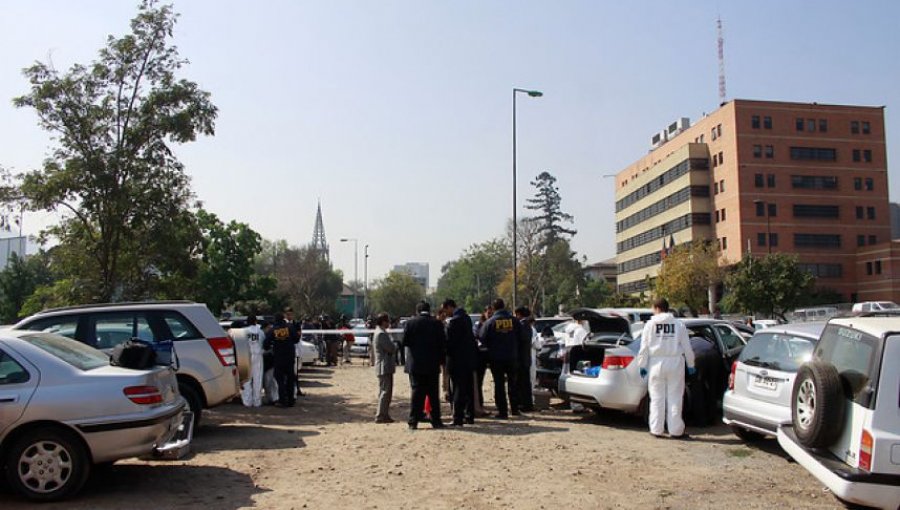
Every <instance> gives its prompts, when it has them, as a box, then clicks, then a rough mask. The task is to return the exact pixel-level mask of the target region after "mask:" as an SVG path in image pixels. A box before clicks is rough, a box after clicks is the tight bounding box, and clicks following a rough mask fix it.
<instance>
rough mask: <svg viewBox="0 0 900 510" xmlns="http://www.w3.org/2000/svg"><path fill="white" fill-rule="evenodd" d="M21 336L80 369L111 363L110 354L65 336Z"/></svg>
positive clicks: (90, 368) (25, 340)
mask: <svg viewBox="0 0 900 510" xmlns="http://www.w3.org/2000/svg"><path fill="white" fill-rule="evenodd" d="M20 338H21V339H22V341H24V342H28V343H29V344H31V345H33V346H35V347H37V348H38V349H41V350H42V351H44V352H46V353H47V354H50V355H52V356H54V357H56V358H59V359H61V360H62V361H65V362H66V363H68V364H70V365H72V366H73V367H75V368H77V369H79V370H92V369H95V368H99V367H102V366H105V365H109V356H107V355H106V354H104V353H103V352H102V351H98V350H97V349H94V348H93V347H90V346H88V345H85V344H83V343H81V342H77V341H75V340H71V339H69V338H66V337H63V336H58V335H50V334H34V335H25V336H22V337H20Z"/></svg>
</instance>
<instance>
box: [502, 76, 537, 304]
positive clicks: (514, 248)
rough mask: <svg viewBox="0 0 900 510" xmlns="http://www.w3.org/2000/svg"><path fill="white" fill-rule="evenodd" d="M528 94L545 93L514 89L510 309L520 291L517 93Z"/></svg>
mask: <svg viewBox="0 0 900 510" xmlns="http://www.w3.org/2000/svg"><path fill="white" fill-rule="evenodd" d="M520 92H521V93H523V94H528V96H529V97H541V96H543V95H544V93H543V92H540V91H538V90H526V89H518V88H514V89H513V95H512V99H513V107H512V121H513V133H512V134H513V137H512V142H513V146H512V180H513V189H512V221H513V245H512V252H513V264H512V271H513V288H512V307H510V309H515V308H516V306H517V303H518V302H517V301H516V299H517V298H518V292H519V264H518V262H519V253H518V247H519V242H518V241H519V223H518V214H517V211H516V209H517V207H516V182H517V181H516V94H518V93H520Z"/></svg>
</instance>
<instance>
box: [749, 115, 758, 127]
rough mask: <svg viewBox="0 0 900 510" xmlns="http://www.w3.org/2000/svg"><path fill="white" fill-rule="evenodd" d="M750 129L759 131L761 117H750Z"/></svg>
mask: <svg viewBox="0 0 900 510" xmlns="http://www.w3.org/2000/svg"><path fill="white" fill-rule="evenodd" d="M750 127H752V128H753V129H759V115H754V116H752V117H750Z"/></svg>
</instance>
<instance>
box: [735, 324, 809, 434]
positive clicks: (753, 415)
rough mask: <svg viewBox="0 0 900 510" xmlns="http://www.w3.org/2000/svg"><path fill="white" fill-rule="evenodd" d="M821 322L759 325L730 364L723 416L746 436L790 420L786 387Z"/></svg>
mask: <svg viewBox="0 0 900 510" xmlns="http://www.w3.org/2000/svg"><path fill="white" fill-rule="evenodd" d="M824 328H825V323H824V322H803V323H797V324H789V325H783V326H772V327H769V328H766V329H763V330H760V331H759V332H757V333H756V334H755V335H753V338H751V339H750V342H748V343H747V346H746V347H745V348H744V350H743V351H741V355H740V356H739V357H738V359H737V361H735V362H734V363H733V364H732V365H731V376H730V377H729V378H728V391H726V392H725V397H724V399H723V401H722V411H723V415H724V416H723V418H722V421H724V422H725V423H726V424H727V425H729V426H731V430H732V431H734V433H735V435H737V436H738V437H740V438H741V439H744V440H746V441H753V440H757V439H760V438H761V437H762V436H764V435H772V436H774V435H775V434H776V433H777V431H778V427H779V426H780V425H785V424H787V423H790V422H791V391H792V390H793V388H794V376H795V375H796V374H797V370H798V369H799V368H800V365H802V364H803V363H806V362H807V361H809V359H810V358H811V357H812V352H813V349H814V348H815V346H816V342H817V341H818V340H819V335H821V334H822V330H823V329H824Z"/></svg>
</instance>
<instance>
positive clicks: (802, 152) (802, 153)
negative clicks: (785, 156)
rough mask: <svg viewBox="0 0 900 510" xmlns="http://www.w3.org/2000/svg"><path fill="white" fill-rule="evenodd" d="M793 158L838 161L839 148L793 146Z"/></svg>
mask: <svg viewBox="0 0 900 510" xmlns="http://www.w3.org/2000/svg"><path fill="white" fill-rule="evenodd" d="M791 159H799V160H812V161H836V160H837V150H836V149H831V148H821V147H791Z"/></svg>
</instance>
